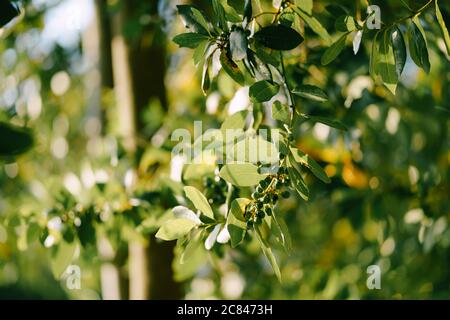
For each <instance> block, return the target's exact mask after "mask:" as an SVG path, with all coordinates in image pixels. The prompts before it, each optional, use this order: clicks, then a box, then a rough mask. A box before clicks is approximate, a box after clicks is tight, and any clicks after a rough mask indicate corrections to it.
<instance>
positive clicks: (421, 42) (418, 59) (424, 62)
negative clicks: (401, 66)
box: [409, 17, 430, 73]
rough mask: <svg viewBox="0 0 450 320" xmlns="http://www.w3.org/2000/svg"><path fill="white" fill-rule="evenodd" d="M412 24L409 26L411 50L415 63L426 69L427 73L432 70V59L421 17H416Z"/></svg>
mask: <svg viewBox="0 0 450 320" xmlns="http://www.w3.org/2000/svg"><path fill="white" fill-rule="evenodd" d="M412 22H413V23H412V24H411V25H410V28H409V52H410V54H411V58H412V59H413V61H414V63H415V64H416V65H417V66H418V67H420V68H422V69H423V70H425V72H426V73H429V72H430V60H429V57H428V46H427V42H426V39H425V32H424V31H423V28H422V25H421V24H420V21H419V18H418V17H414V18H413V19H412Z"/></svg>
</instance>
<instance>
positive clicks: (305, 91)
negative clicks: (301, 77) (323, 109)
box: [292, 85, 328, 102]
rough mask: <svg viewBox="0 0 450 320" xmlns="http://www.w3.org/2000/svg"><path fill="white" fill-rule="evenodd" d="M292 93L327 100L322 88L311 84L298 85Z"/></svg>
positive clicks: (310, 98)
mask: <svg viewBox="0 0 450 320" xmlns="http://www.w3.org/2000/svg"><path fill="white" fill-rule="evenodd" d="M292 93H293V94H295V95H297V96H299V97H303V98H306V99H309V100H313V101H318V102H325V101H327V100H328V96H327V94H326V93H325V92H324V91H323V90H322V89H320V88H318V87H316V86H311V85H301V86H298V87H297V88H295V89H294V90H293V91H292Z"/></svg>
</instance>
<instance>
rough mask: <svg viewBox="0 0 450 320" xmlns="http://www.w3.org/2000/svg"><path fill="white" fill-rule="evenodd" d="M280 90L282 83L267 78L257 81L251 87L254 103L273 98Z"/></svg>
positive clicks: (251, 96)
mask: <svg viewBox="0 0 450 320" xmlns="http://www.w3.org/2000/svg"><path fill="white" fill-rule="evenodd" d="M279 90H280V85H279V84H277V83H273V82H270V81H267V80H261V81H258V82H255V83H254V84H253V85H252V86H251V87H250V98H251V100H252V101H253V102H254V103H257V102H265V101H269V100H270V99H272V98H273V97H274V96H275V95H276V94H277V93H278V91H279Z"/></svg>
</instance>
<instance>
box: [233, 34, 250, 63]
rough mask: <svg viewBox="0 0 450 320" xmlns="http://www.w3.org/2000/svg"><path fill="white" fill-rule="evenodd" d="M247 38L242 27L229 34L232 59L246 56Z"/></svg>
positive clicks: (239, 59) (240, 58)
mask: <svg viewBox="0 0 450 320" xmlns="http://www.w3.org/2000/svg"><path fill="white" fill-rule="evenodd" d="M247 49H248V40H247V35H246V34H245V32H244V30H243V29H236V30H235V31H233V32H231V34H230V51H231V57H232V59H233V60H234V61H241V60H243V59H244V58H245V57H247Z"/></svg>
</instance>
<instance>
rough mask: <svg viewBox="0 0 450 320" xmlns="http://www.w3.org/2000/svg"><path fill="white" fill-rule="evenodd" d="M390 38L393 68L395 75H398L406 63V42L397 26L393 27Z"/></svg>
mask: <svg viewBox="0 0 450 320" xmlns="http://www.w3.org/2000/svg"><path fill="white" fill-rule="evenodd" d="M391 40H392V47H393V50H394V57H395V70H396V72H397V76H398V77H400V75H401V74H402V72H403V68H404V67H405V64H406V44H405V39H404V38H403V34H402V32H401V30H400V29H399V28H398V26H395V27H394V28H393V30H392V33H391Z"/></svg>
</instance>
